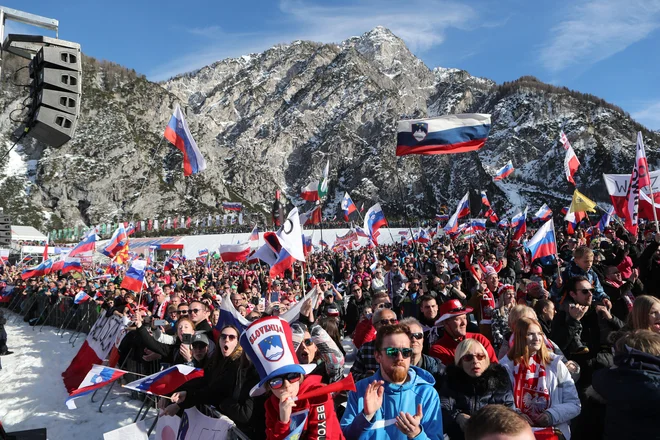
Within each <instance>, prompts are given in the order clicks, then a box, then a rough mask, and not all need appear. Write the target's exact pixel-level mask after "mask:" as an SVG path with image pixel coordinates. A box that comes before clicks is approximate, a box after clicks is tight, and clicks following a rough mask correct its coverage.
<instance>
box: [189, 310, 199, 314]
mask: <svg viewBox="0 0 660 440" xmlns="http://www.w3.org/2000/svg"><path fill="white" fill-rule="evenodd" d="M201 311H202V309H190V313H194V314H197V313H199V312H201Z"/></svg>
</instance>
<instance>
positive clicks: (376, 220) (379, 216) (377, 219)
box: [363, 203, 387, 239]
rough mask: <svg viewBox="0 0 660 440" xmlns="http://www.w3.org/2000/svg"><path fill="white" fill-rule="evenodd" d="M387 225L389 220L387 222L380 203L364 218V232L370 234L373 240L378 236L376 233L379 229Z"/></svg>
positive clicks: (370, 209)
mask: <svg viewBox="0 0 660 440" xmlns="http://www.w3.org/2000/svg"><path fill="white" fill-rule="evenodd" d="M386 225H387V220H385V213H384V212H383V209H382V208H381V207H380V203H376V204H375V205H374V206H372V207H371V208H369V210H368V211H367V213H366V214H365V216H364V228H363V229H364V230H365V231H368V232H369V235H370V236H371V238H372V239H375V238H376V237H377V236H378V235H377V234H376V232H377V231H378V229H380V228H382V227H383V226H386Z"/></svg>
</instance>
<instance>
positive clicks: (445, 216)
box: [435, 214, 449, 222]
mask: <svg viewBox="0 0 660 440" xmlns="http://www.w3.org/2000/svg"><path fill="white" fill-rule="evenodd" d="M435 220H436V221H439V222H446V221H447V220H449V214H436V215H435Z"/></svg>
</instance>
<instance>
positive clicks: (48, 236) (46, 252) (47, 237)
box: [43, 232, 50, 261]
mask: <svg viewBox="0 0 660 440" xmlns="http://www.w3.org/2000/svg"><path fill="white" fill-rule="evenodd" d="M49 242H50V232H49V233H48V235H47V236H46V245H45V246H44V255H43V261H46V260H47V259H48V243H49Z"/></svg>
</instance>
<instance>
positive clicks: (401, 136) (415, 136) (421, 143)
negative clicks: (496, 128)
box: [396, 113, 490, 156]
mask: <svg viewBox="0 0 660 440" xmlns="http://www.w3.org/2000/svg"><path fill="white" fill-rule="evenodd" d="M489 132H490V115H486V114H477V113H474V114H469V113H466V114H460V115H445V116H439V117H437V118H430V119H407V120H403V121H399V122H398V127H397V146H396V155H397V156H405V155H407V154H452V153H465V152H467V151H475V150H478V149H480V148H481V147H483V146H484V144H485V143H486V139H487V138H488V133H489Z"/></svg>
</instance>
